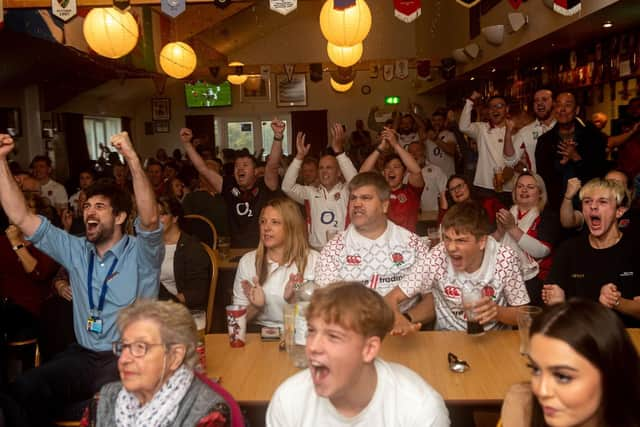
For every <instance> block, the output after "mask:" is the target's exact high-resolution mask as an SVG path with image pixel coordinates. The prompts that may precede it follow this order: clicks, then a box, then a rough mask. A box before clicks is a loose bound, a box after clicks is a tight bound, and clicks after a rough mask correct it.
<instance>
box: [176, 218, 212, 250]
mask: <svg viewBox="0 0 640 427" xmlns="http://www.w3.org/2000/svg"><path fill="white" fill-rule="evenodd" d="M182 229H183V230H184V231H185V232H186V233H188V234H191V235H192V236H194V237H196V238H197V239H198V240H200V241H201V242H202V243H205V244H206V245H207V246H209V247H210V248H211V249H216V248H217V247H218V231H217V230H216V227H215V225H213V223H212V222H211V221H209V220H208V219H207V218H205V217H203V216H202V215H195V214H193V215H185V216H184V217H183V222H182Z"/></svg>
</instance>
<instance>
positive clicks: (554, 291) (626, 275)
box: [542, 178, 640, 328]
mask: <svg viewBox="0 0 640 427" xmlns="http://www.w3.org/2000/svg"><path fill="white" fill-rule="evenodd" d="M624 199H625V190H624V188H623V187H622V185H620V183H619V182H616V181H613V180H610V179H609V180H603V179H599V178H596V179H593V180H591V181H589V182H588V183H587V184H586V185H585V186H584V187H582V189H581V190H580V200H581V201H582V215H583V216H584V221H585V223H586V224H587V227H588V228H589V233H588V234H586V233H585V234H582V235H580V236H577V237H574V238H572V239H571V240H567V241H566V242H564V244H563V245H561V246H560V247H559V248H558V250H557V252H556V253H555V254H554V258H553V266H552V267H551V272H550V273H549V276H548V277H547V280H546V283H547V284H546V285H544V287H543V290H542V299H543V301H544V302H545V303H547V304H555V303H557V302H562V301H564V300H565V299H567V298H571V297H579V298H586V299H590V300H592V301H600V303H601V304H602V305H604V306H605V307H608V308H611V309H613V310H615V311H616V312H617V313H618V315H619V316H620V318H621V320H622V321H623V322H624V324H625V326H626V327H628V328H637V327H639V326H640V299H636V298H637V297H638V296H639V295H640V278H639V276H640V268H639V265H638V255H637V253H638V252H637V243H636V240H635V239H633V236H632V235H630V234H627V233H623V232H622V231H620V228H619V227H618V219H619V218H620V217H621V216H622V215H623V214H624V211H625V206H624V205H623V201H624Z"/></svg>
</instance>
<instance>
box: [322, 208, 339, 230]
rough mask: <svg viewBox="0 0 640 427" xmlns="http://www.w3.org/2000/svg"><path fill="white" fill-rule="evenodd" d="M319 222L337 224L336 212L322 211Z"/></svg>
mask: <svg viewBox="0 0 640 427" xmlns="http://www.w3.org/2000/svg"><path fill="white" fill-rule="evenodd" d="M320 222H321V223H323V224H325V225H329V224H333V225H334V226H335V227H337V226H338V221H336V214H335V213H334V212H333V211H323V212H322V213H321V214H320Z"/></svg>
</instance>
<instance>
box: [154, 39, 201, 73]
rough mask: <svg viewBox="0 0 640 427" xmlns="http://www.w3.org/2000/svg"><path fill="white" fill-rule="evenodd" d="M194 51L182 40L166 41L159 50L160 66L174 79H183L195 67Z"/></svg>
mask: <svg viewBox="0 0 640 427" xmlns="http://www.w3.org/2000/svg"><path fill="white" fill-rule="evenodd" d="M197 62H198V60H197V58H196V53H195V52H194V51H193V49H192V48H191V46H189V45H188V44H186V43H182V42H173V43H167V44H166V45H164V47H163V48H162V50H161V51H160V67H161V68H162V70H163V71H164V72H165V73H167V74H168V75H169V76H171V77H173V78H174V79H183V78H185V77H187V76H188V75H189V74H191V73H193V70H195V69H196V63H197Z"/></svg>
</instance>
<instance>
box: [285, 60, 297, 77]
mask: <svg viewBox="0 0 640 427" xmlns="http://www.w3.org/2000/svg"><path fill="white" fill-rule="evenodd" d="M295 69H296V66H295V64H284V73H285V74H286V75H287V80H288V81H292V80H293V71H294V70H295Z"/></svg>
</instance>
